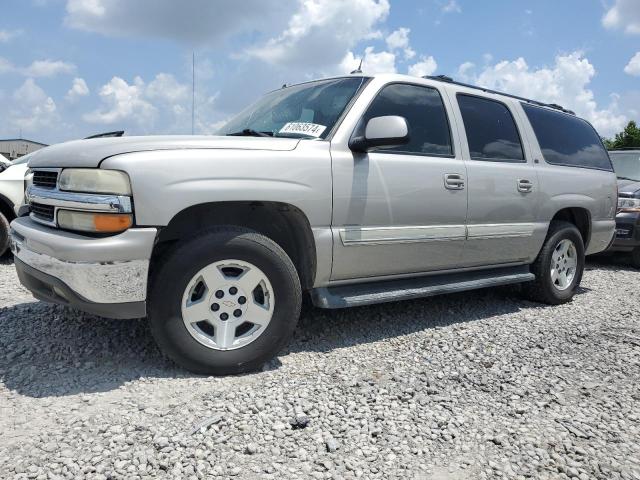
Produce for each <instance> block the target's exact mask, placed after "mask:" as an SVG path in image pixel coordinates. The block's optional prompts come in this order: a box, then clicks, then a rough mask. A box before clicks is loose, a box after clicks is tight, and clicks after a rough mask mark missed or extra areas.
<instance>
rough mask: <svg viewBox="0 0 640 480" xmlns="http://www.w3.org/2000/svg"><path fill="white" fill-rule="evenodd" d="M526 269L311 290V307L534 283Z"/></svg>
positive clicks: (483, 271) (504, 268) (356, 303)
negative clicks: (312, 305)
mask: <svg viewBox="0 0 640 480" xmlns="http://www.w3.org/2000/svg"><path fill="white" fill-rule="evenodd" d="M535 278H536V277H535V275H534V274H533V273H531V272H530V271H529V267H528V266H527V265H523V266H518V267H503V268H493V269H490V270H481V271H472V272H464V273H448V274H441V275H431V276H427V277H417V278H415V277H414V278H404V279H400V280H386V281H378V282H369V283H358V284H351V285H340V286H335V287H321V288H314V289H313V290H311V299H312V300H313V304H314V305H315V306H316V307H319V308H331V309H333V308H346V307H357V306H360V305H372V304H374V303H386V302H396V301H398V300H411V299H414V298H422V297H431V296H434V295H440V294H442V293H454V292H462V291H465V290H475V289H477V288H486V287H495V286H499V285H508V284H512V283H522V282H529V281H531V280H535Z"/></svg>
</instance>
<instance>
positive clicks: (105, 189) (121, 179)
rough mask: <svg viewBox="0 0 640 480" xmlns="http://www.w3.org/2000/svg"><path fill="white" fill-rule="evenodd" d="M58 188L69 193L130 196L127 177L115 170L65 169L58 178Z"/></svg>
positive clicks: (129, 185) (129, 184)
mask: <svg viewBox="0 0 640 480" xmlns="http://www.w3.org/2000/svg"><path fill="white" fill-rule="evenodd" d="M58 187H59V188H60V190H65V191H69V192H84V193H105V194H115V195H131V183H130V182H129V176H128V175H127V174H126V173H124V172H119V171H117V170H100V169H98V168H65V169H64V170H62V173H60V177H59V178H58Z"/></svg>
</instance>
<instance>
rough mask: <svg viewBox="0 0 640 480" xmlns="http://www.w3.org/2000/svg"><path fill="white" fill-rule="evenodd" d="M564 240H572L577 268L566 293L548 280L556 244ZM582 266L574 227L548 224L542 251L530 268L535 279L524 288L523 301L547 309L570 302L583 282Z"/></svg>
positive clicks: (581, 248) (580, 245) (579, 240)
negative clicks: (545, 306)
mask: <svg viewBox="0 0 640 480" xmlns="http://www.w3.org/2000/svg"><path fill="white" fill-rule="evenodd" d="M565 239H568V240H571V241H572V242H573V244H574V245H575V248H576V254H577V266H576V272H575V275H574V278H573V281H572V282H571V284H570V285H569V286H568V287H567V288H566V289H565V290H560V289H559V288H558V287H556V285H554V283H553V282H552V280H551V256H552V254H553V252H554V250H555V249H556V247H557V246H558V244H559V243H560V242H561V241H562V240H565ZM584 263H585V260H584V242H583V240H582V235H581V234H580V231H579V230H578V229H577V228H576V226H575V225H573V224H571V223H568V222H562V221H553V222H551V225H550V226H549V232H548V233H547V238H546V239H545V242H544V245H543V246H542V250H540V253H539V254H538V258H536V260H535V262H533V264H532V265H531V273H533V274H534V275H535V276H536V279H535V280H534V281H532V282H528V283H525V284H523V293H524V295H525V297H527V298H528V299H530V300H533V301H536V302H541V303H546V304H549V305H559V304H561V303H566V302H569V301H571V299H572V298H573V296H574V295H575V293H576V290H577V288H578V286H579V285H580V281H581V280H582V274H583V272H584Z"/></svg>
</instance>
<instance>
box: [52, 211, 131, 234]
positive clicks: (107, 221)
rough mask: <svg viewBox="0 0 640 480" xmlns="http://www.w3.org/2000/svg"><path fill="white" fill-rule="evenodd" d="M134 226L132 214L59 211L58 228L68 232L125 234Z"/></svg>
mask: <svg viewBox="0 0 640 480" xmlns="http://www.w3.org/2000/svg"><path fill="white" fill-rule="evenodd" d="M132 225H133V215H131V214H130V213H94V212H77V211H73V210H58V226H59V227H60V228H65V229H67V230H76V231H80V232H94V233H117V232H124V231H125V230H126V229H128V228H130V227H131V226H132Z"/></svg>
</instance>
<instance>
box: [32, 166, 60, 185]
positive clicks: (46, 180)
mask: <svg viewBox="0 0 640 480" xmlns="http://www.w3.org/2000/svg"><path fill="white" fill-rule="evenodd" d="M33 184H34V185H35V186H37V187H44V188H56V185H57V184H58V172H52V171H49V170H36V171H35V172H33Z"/></svg>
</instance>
